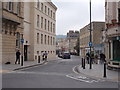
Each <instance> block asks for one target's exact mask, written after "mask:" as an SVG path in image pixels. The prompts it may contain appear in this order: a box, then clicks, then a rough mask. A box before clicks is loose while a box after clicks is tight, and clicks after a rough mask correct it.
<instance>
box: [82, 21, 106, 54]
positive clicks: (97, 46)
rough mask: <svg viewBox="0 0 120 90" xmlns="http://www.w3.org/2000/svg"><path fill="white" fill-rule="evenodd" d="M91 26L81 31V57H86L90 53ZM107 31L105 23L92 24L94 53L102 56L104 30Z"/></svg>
mask: <svg viewBox="0 0 120 90" xmlns="http://www.w3.org/2000/svg"><path fill="white" fill-rule="evenodd" d="M89 28H90V24H88V25H86V26H85V27H83V28H82V29H80V56H85V55H86V53H87V52H89V51H90V47H89V42H90V31H89ZM103 29H105V22H92V31H91V32H92V51H94V53H95V54H100V53H101V52H103V51H104V46H103V43H102V30H103Z"/></svg>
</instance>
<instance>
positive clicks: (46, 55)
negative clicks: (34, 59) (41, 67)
mask: <svg viewBox="0 0 120 90" xmlns="http://www.w3.org/2000/svg"><path fill="white" fill-rule="evenodd" d="M44 55H45V61H47V55H48V53H47V52H46V51H45V53H44Z"/></svg>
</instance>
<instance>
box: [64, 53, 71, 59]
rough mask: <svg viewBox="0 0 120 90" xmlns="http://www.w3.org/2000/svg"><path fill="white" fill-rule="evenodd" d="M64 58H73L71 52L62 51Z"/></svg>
mask: <svg viewBox="0 0 120 90" xmlns="http://www.w3.org/2000/svg"><path fill="white" fill-rule="evenodd" d="M62 58H63V59H70V58H71V56H70V53H69V52H64V53H62Z"/></svg>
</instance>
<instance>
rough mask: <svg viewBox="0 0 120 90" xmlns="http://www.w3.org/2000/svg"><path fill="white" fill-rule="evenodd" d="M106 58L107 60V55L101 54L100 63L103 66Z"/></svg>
mask: <svg viewBox="0 0 120 90" xmlns="http://www.w3.org/2000/svg"><path fill="white" fill-rule="evenodd" d="M105 58H106V56H105V54H103V53H101V54H100V62H101V64H102V63H103V62H106V60H105Z"/></svg>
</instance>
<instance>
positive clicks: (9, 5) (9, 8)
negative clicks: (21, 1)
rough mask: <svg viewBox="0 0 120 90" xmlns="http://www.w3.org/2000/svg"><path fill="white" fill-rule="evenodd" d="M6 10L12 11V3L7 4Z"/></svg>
mask: <svg viewBox="0 0 120 90" xmlns="http://www.w3.org/2000/svg"><path fill="white" fill-rule="evenodd" d="M8 10H10V11H13V2H11V1H10V2H8Z"/></svg>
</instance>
